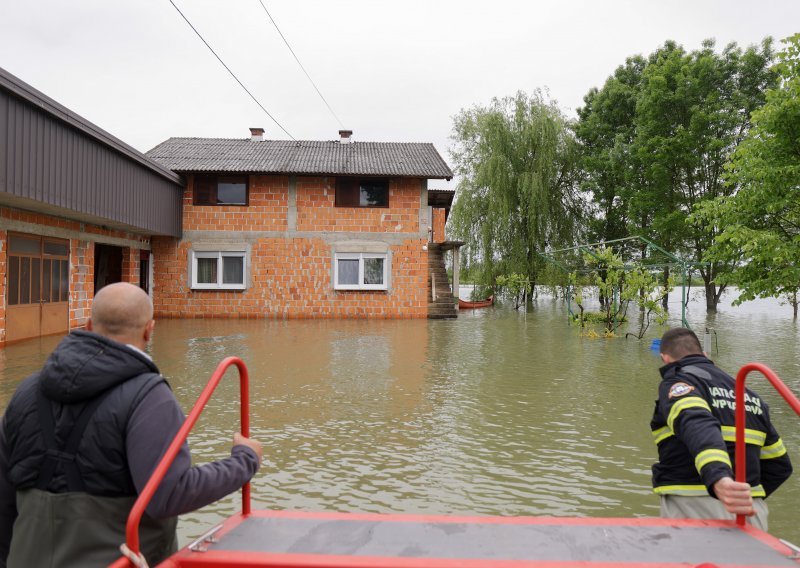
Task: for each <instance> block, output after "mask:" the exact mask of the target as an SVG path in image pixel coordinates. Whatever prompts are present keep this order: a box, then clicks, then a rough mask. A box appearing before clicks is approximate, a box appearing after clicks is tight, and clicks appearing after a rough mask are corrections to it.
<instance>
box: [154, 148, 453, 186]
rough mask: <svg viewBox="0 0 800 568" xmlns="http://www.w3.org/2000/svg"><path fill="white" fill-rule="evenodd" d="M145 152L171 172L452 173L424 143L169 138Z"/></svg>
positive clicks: (424, 175)
mask: <svg viewBox="0 0 800 568" xmlns="http://www.w3.org/2000/svg"><path fill="white" fill-rule="evenodd" d="M147 156H148V157H150V158H152V159H153V160H155V161H157V162H159V163H161V164H163V165H164V166H165V167H167V168H169V169H171V170H173V171H175V172H239V173H274V174H309V175H377V176H399V177H420V178H426V179H450V178H452V177H453V172H452V171H450V168H449V167H448V166H447V164H446V163H445V162H444V160H443V159H442V157H441V156H440V155H439V152H437V151H436V148H434V147H433V144H424V143H400V142H357V141H354V142H350V143H348V144H342V143H341V142H340V141H338V140H334V141H297V142H295V141H281V140H263V141H254V140H250V139H231V138H170V139H169V140H166V141H165V142H162V143H161V144H159V145H158V146H156V147H155V148H153V149H152V150H150V151H149V152H147Z"/></svg>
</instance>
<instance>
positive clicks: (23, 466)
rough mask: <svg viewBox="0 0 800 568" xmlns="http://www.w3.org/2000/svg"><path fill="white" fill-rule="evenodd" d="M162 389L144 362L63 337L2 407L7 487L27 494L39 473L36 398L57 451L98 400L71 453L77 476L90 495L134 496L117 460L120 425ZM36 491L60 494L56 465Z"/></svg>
mask: <svg viewBox="0 0 800 568" xmlns="http://www.w3.org/2000/svg"><path fill="white" fill-rule="evenodd" d="M162 382H164V379H163V377H161V375H160V374H159V373H158V368H157V367H156V366H155V364H153V362H152V361H150V360H149V359H148V358H147V357H144V356H143V355H141V354H139V353H136V352H135V351H134V350H132V349H129V348H126V347H125V346H122V345H120V344H118V343H116V342H114V341H111V340H109V339H106V338H105V337H102V336H100V335H96V334H94V333H90V332H84V331H75V332H73V333H71V334H70V335H68V336H67V337H66V338H65V339H64V340H63V341H62V342H61V343H60V344H59V346H58V348H57V349H56V350H55V351H54V352H53V353H52V354H51V356H50V357H49V358H48V360H47V362H46V364H45V366H44V367H43V368H42V370H41V371H40V372H38V373H34V374H33V375H31V376H30V377H28V378H27V379H25V380H24V381H23V382H22V384H21V385H20V386H19V388H18V389H17V392H16V393H15V394H14V397H13V398H12V400H11V402H9V405H8V409H7V411H6V414H5V416H4V418H3V420H4V432H5V436H6V440H5V441H6V444H7V448H8V453H7V455H6V456H5V457H6V460H7V463H8V479H9V481H10V482H11V484H12V485H13V486H14V487H15V488H16V489H17V490H21V489H29V488H32V487H35V486H36V481H37V478H38V476H39V473H40V471H41V470H42V465H43V460H44V457H45V451H46V449H45V445H44V441H43V438H42V427H41V420H40V417H39V412H38V405H37V394H38V391H39V390H41V394H42V395H44V398H45V399H46V400H47V401H48V405H47V406H48V409H49V411H50V412H51V414H52V416H53V419H54V422H55V437H56V442H57V444H58V445H59V446H62V447H63V445H64V442H65V441H66V437H67V435H68V434H69V432H70V431H71V430H72V427H73V426H74V424H75V420H76V417H77V416H78V415H79V414H80V412H81V411H82V410H83V408H84V407H85V406H86V405H87V403H88V402H90V401H92V400H93V399H95V397H98V396H101V395H104V394H105V395H106V399H105V400H104V401H103V403H102V405H100V406H99V407H98V409H97V410H96V411H95V416H94V417H93V419H92V420H91V421H90V422H89V424H88V426H87V428H86V431H85V433H84V435H83V439H82V441H81V443H80V446H79V447H78V452H77V455H76V462H77V465H78V469H79V470H80V474H81V477H82V478H83V482H84V485H85V491H86V492H87V493H89V494H90V495H101V496H108V497H127V496H132V495H136V493H137V492H136V488H135V487H134V484H133V481H132V479H131V475H130V472H129V470H128V460H127V455H126V453H125V432H126V429H127V423H128V419H129V418H130V415H131V413H132V412H133V411H134V410H135V409H136V407H137V406H138V405H139V403H140V402H141V400H142V399H143V398H144V396H145V395H147V393H148V392H149V391H150V390H151V389H153V388H154V387H155V386H157V385H158V384H159V383H162ZM106 393H107V394H106ZM42 489H43V490H46V491H50V492H52V493H64V492H66V491H68V487H67V480H66V476H65V466H64V463H63V462H58V463H57V465H56V469H55V471H54V475H53V477H52V479H51V481H50V482H49V483H48V484H47V487H42ZM73 490H74V489H73Z"/></svg>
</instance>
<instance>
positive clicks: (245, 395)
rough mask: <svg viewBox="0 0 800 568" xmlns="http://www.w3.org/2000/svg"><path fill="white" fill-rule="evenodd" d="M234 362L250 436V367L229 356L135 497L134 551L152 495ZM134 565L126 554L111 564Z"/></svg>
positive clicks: (114, 567)
mask: <svg viewBox="0 0 800 568" xmlns="http://www.w3.org/2000/svg"><path fill="white" fill-rule="evenodd" d="M231 365H236V368H237V369H239V392H240V397H241V404H240V407H241V408H240V413H241V423H242V425H241V430H242V436H245V437H247V438H249V437H250V390H249V378H248V375H247V367H246V366H245V364H244V362H243V361H242V360H241V359H239V358H238V357H227V358H225V359H223V360H222V362H220V364H219V365H217V369H216V370H215V371H214V374H213V375H211V378H210V379H209V381H208V384H206V386H205V388H204V389H203V392H201V393H200V397H199V398H198V399H197V402H195V403H194V407H192V411H191V412H190V413H189V416H188V417H187V418H186V421H185V422H184V423H183V426H181V429H180V430H178V433H177V434H176V435H175V439H174V440H172V444H171V445H170V446H169V448H167V451H166V452H165V453H164V456H163V457H162V458H161V461H160V462H159V464H158V467H156V469H155V470H154V471H153V474H152V475H151V476H150V481H148V482H147V485H145V486H144V489H143V490H142V492H141V493H140V494H139V498H138V499H136V502H135V503H134V504H133V508H131V512H130V514H129V515H128V524H127V525H126V530H125V539H126V540H125V543H126V545H127V546H128V548H129V549H130V551H131V552H132V553H133V554H134V555H137V554H139V522H140V521H141V519H142V515H143V514H144V510H145V508H146V507H147V505H148V504H149V503H150V500H151V499H152V498H153V495H154V494H155V492H156V489H158V486H159V485H160V484H161V481H162V480H163V479H164V476H165V475H166V474H167V470H169V467H170V466H171V465H172V462H173V461H175V457H176V456H177V455H178V452H179V451H180V449H181V446H182V445H183V443H184V442H185V441H186V438H187V437H188V436H189V432H190V431H191V430H192V428H193V427H194V425H195V423H196V422H197V420H198V418H200V414H201V413H202V412H203V410H204V409H205V407H206V404H208V401H209V399H210V398H211V395H212V394H213V393H214V390H215V389H216V388H217V385H219V383H220V381H221V380H222V377H223V376H224V375H225V371H227V370H228V367H230V366H231ZM249 514H250V483H249V482H248V483H245V484H244V486H243V487H242V515H249ZM133 565H134V564H133V562H131V561H130V560H129V559H128V558H127V557H124V556H123V557H121V558H120V559H118V560H116V561H115V562H114V563H113V564H111V565H110V567H111V568H128V567H130V566H133Z"/></svg>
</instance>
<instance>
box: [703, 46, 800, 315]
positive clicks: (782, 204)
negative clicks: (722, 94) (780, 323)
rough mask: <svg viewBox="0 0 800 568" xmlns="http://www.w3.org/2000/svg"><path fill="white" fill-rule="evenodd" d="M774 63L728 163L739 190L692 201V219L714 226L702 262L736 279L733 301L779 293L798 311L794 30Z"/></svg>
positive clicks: (798, 80) (798, 114) (798, 130)
mask: <svg viewBox="0 0 800 568" xmlns="http://www.w3.org/2000/svg"><path fill="white" fill-rule="evenodd" d="M784 43H785V44H786V47H785V49H784V50H783V51H781V52H780V53H779V54H778V63H777V64H776V65H775V67H774V69H775V71H776V72H777V73H778V74H779V76H780V83H779V85H778V86H776V87H775V88H772V89H770V90H769V91H768V92H767V96H766V104H765V105H764V106H763V107H762V108H761V109H759V110H757V111H756V112H754V113H753V118H752V123H753V127H752V128H751V129H750V131H749V132H748V134H747V137H746V138H745V140H744V141H743V142H742V143H741V144H740V145H739V146H738V147H737V148H736V151H735V152H734V153H733V155H732V158H731V161H730V163H729V164H728V166H727V175H726V181H727V182H728V184H729V186H730V187H731V188H738V191H737V192H736V193H735V194H733V195H731V196H727V197H720V198H718V199H716V200H714V201H712V202H706V203H703V204H701V205H700V206H698V208H697V211H696V213H695V214H694V216H693V220H694V221H695V222H696V223H697V224H699V225H702V226H706V227H708V226H712V227H714V228H715V229H716V230H717V231H718V235H717V237H716V239H715V240H714V244H713V245H712V246H711V247H710V248H709V249H708V250H707V251H706V255H705V258H706V260H708V261H709V262H718V263H726V264H729V265H732V269H731V270H730V272H729V273H728V274H725V275H723V276H721V277H720V279H721V280H722V281H724V282H730V283H733V284H735V285H737V286H738V287H739V291H740V296H739V297H738V298H737V299H736V300H735V303H741V302H743V301H746V300H752V299H754V298H757V297H778V298H783V299H784V300H786V301H787V302H788V303H789V304H791V305H792V308H793V312H794V317H795V318H797V312H798V294H799V293H800V34H796V35H794V36H792V37H790V38H787V39H786V40H784Z"/></svg>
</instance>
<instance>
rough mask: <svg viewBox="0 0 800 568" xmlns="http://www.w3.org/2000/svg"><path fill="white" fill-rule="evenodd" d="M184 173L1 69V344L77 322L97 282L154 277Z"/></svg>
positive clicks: (177, 229) (177, 225)
mask: <svg viewBox="0 0 800 568" xmlns="http://www.w3.org/2000/svg"><path fill="white" fill-rule="evenodd" d="M182 191H183V181H182V179H181V178H180V176H178V175H177V174H175V173H173V172H171V171H170V170H168V169H166V168H164V167H163V166H162V165H160V164H158V163H157V162H154V161H153V160H151V159H150V158H148V157H147V156H145V155H144V154H142V153H141V152H138V151H137V150H135V149H134V148H132V147H131V146H128V145H127V144H125V143H124V142H122V141H121V140H119V139H117V138H115V137H114V136H112V135H110V134H109V133H107V132H105V131H104V130H102V129H101V128H99V127H97V126H96V125H94V124H92V123H91V122H89V121H87V120H86V119H84V118H82V117H80V116H78V115H77V114H75V113H73V112H72V111H70V110H69V109H67V108H65V107H64V106H62V105H60V104H59V103H57V102H56V101H54V100H53V99H51V98H49V97H48V96H46V95H45V94H43V93H41V92H40V91H38V90H36V89H35V88H33V87H31V86H30V85H28V84H27V83H25V82H23V81H21V80H20V79H19V78H17V77H15V76H14V75H12V74H10V73H8V72H7V71H5V70H4V69H2V68H0V298H2V305H0V344H3V343H5V342H6V341H15V340H19V339H24V338H27V337H35V336H38V335H45V334H49V333H63V332H64V331H66V330H68V329H71V328H73V327H79V326H82V325H83V324H84V323H85V320H86V318H87V317H88V310H89V306H90V302H91V298H92V297H93V295H94V290H95V289H97V288H98V287H100V286H102V285H104V284H107V283H109V282H113V281H118V280H126V281H131V282H134V283H139V284H141V285H143V286H144V287H145V288H147V287H148V286H149V283H150V281H151V270H152V263H151V262H150V258H149V253H148V251H149V249H150V237H151V236H152V235H162V236H172V237H180V235H181V199H182Z"/></svg>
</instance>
